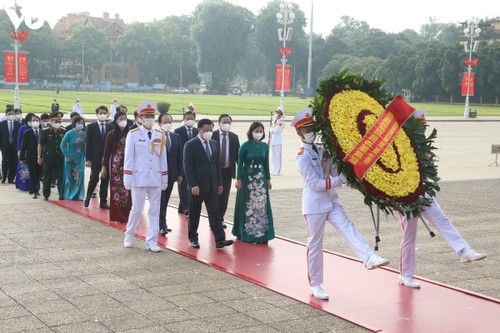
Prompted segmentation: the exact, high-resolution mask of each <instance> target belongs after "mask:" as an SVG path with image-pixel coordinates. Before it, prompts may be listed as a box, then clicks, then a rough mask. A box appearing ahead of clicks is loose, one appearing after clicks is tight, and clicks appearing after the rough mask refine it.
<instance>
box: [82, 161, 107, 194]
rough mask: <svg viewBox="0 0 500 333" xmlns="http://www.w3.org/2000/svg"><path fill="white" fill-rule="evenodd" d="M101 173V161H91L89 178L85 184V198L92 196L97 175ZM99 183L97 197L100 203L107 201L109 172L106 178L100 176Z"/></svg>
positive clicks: (97, 179) (97, 180)
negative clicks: (86, 184)
mask: <svg viewBox="0 0 500 333" xmlns="http://www.w3.org/2000/svg"><path fill="white" fill-rule="evenodd" d="M100 173H101V163H94V162H92V167H91V168H90V180H89V184H88V186H87V199H90V198H91V197H92V193H94V190H95V187H96V186H97V183H98V182H99V175H100ZM100 179H101V185H100V186H99V198H100V200H101V201H100V203H101V204H105V203H107V202H108V185H109V172H108V174H107V177H106V178H100Z"/></svg>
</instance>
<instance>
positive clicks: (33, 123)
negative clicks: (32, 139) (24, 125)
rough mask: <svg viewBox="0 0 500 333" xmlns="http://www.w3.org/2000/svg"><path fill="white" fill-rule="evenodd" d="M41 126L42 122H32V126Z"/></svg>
mask: <svg viewBox="0 0 500 333" xmlns="http://www.w3.org/2000/svg"><path fill="white" fill-rule="evenodd" d="M39 126H40V123H39V122H38V121H32V122H31V127H34V128H38V127H39Z"/></svg>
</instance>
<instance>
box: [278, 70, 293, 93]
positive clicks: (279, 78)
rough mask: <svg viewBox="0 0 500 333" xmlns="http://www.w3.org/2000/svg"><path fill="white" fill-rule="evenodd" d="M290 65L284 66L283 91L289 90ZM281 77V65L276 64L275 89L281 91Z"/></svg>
mask: <svg viewBox="0 0 500 333" xmlns="http://www.w3.org/2000/svg"><path fill="white" fill-rule="evenodd" d="M291 71H292V68H291V66H285V86H284V91H290V72H291ZM282 79H283V66H281V65H276V87H275V88H276V91H281V82H282Z"/></svg>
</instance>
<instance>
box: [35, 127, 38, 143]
mask: <svg viewBox="0 0 500 333" xmlns="http://www.w3.org/2000/svg"><path fill="white" fill-rule="evenodd" d="M35 136H36V141H38V130H35Z"/></svg>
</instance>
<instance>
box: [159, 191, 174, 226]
mask: <svg viewBox="0 0 500 333" xmlns="http://www.w3.org/2000/svg"><path fill="white" fill-rule="evenodd" d="M174 183H175V182H168V186H167V189H166V190H165V191H161V199H160V230H161V229H167V228H168V227H167V206H168V201H169V200H170V195H171V194H172V189H173V188H174Z"/></svg>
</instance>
